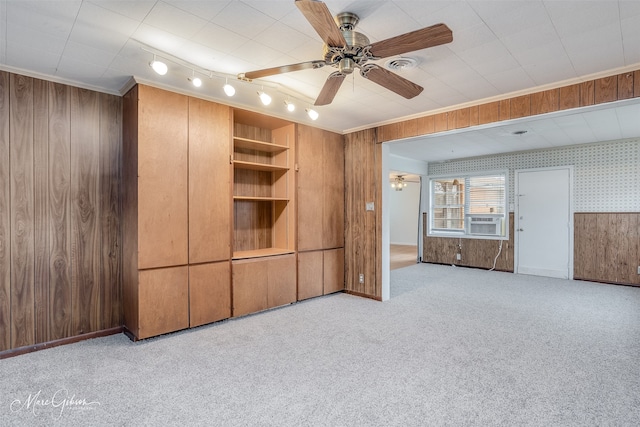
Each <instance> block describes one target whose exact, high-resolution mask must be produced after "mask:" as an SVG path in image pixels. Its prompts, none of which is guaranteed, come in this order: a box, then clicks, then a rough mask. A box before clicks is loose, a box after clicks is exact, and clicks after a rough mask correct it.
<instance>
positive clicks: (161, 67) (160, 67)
mask: <svg viewBox="0 0 640 427" xmlns="http://www.w3.org/2000/svg"><path fill="white" fill-rule="evenodd" d="M149 66H150V67H151V68H153V71H155V72H156V73H158V74H160V75H161V76H164V75H165V74H167V71H168V70H169V67H167V64H165V63H164V62H162V61H158V60H157V59H156V56H155V55H154V56H153V61H151V62H149Z"/></svg>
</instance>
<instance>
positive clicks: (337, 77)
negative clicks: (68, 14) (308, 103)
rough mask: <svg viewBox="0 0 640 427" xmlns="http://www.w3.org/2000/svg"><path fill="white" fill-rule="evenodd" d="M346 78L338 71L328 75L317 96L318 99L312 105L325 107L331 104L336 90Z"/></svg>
mask: <svg viewBox="0 0 640 427" xmlns="http://www.w3.org/2000/svg"><path fill="white" fill-rule="evenodd" d="M345 77H347V75H346V74H342V73H341V72H340V71H335V72H333V73H331V74H329V77H328V78H327V81H326V82H325V83H324V86H322V90H321V91H320V95H318V99H316V102H315V104H314V105H327V104H331V101H333V98H335V96H336V93H338V89H340V86H341V85H342V82H343V81H344V78H345Z"/></svg>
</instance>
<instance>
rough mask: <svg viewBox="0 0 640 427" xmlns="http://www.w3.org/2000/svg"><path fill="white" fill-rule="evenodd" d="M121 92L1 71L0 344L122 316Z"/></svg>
mask: <svg viewBox="0 0 640 427" xmlns="http://www.w3.org/2000/svg"><path fill="white" fill-rule="evenodd" d="M121 118H122V99H121V98H119V97H117V96H113V95H105V94H99V93H97V92H93V91H89V90H84V89H77V88H72V87H69V86H66V85H62V84H57V83H52V82H47V81H44V80H40V79H35V78H31V77H25V76H21V75H17V74H12V73H5V72H0V178H1V179H0V281H1V285H0V351H5V350H11V349H15V348H19V347H24V346H32V345H36V344H41V343H45V342H48V341H52V340H57V339H61V338H68V337H72V336H74V335H78V334H83V333H91V332H97V331H99V330H103V329H109V328H112V327H118V326H120V325H121V324H122V303H121V301H122V296H121V295H122V267H121V266H122V254H121V252H122V244H121V231H120V216H121V208H120V206H121V201H120V199H121V196H120V194H121V191H120V186H121V176H122V173H121V170H122V166H121V165H122V137H121V134H122V131H121V126H122V119H121Z"/></svg>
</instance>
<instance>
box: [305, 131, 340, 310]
mask: <svg viewBox="0 0 640 427" xmlns="http://www.w3.org/2000/svg"><path fill="white" fill-rule="evenodd" d="M297 165H298V172H297V194H298V195H297V203H298V214H297V225H298V251H299V253H298V300H303V299H307V298H312V297H315V296H319V295H324V294H328V293H332V292H337V291H341V290H343V289H344V139H343V137H342V136H341V135H338V134H335V133H332V132H327V131H324V130H321V129H316V128H312V127H309V126H304V125H298V148H297Z"/></svg>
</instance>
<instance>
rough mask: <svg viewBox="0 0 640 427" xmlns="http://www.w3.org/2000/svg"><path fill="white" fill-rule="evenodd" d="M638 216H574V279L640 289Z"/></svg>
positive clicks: (623, 214) (605, 214)
mask: <svg viewBox="0 0 640 427" xmlns="http://www.w3.org/2000/svg"><path fill="white" fill-rule="evenodd" d="M639 260H640V213H576V214H575V215H574V263H573V264H574V265H573V267H574V271H573V276H574V278H575V279H583V280H595V281H598V282H608V283H622V284H627V285H636V286H640V275H638V274H637V268H638V263H639Z"/></svg>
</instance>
